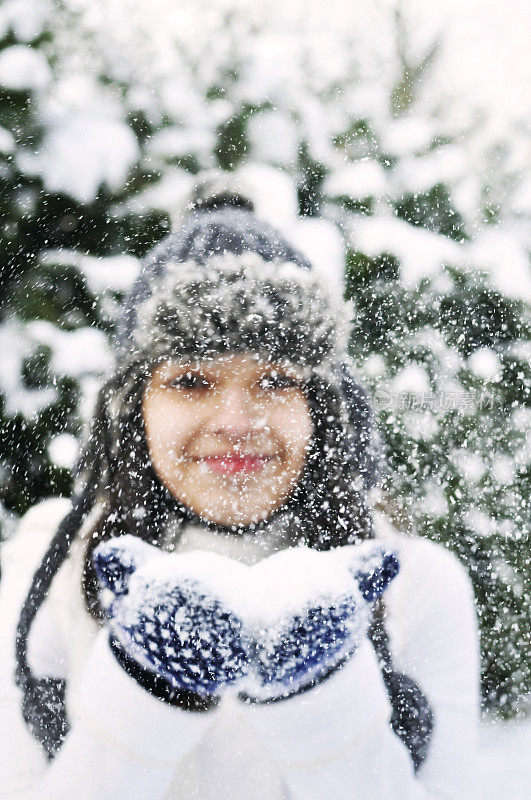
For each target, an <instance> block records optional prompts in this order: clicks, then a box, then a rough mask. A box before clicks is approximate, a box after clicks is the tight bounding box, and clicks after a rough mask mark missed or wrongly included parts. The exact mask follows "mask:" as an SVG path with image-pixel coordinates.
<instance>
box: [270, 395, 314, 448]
mask: <svg viewBox="0 0 531 800" xmlns="http://www.w3.org/2000/svg"><path fill="white" fill-rule="evenodd" d="M271 424H272V426H273V427H274V428H275V430H276V432H277V435H278V436H279V437H280V438H282V440H283V441H284V442H285V443H286V446H287V448H288V450H289V452H290V453H291V454H292V455H293V456H298V457H300V456H301V455H302V454H303V453H305V451H306V448H307V447H308V445H309V442H310V439H311V436H312V433H313V424H312V420H311V417H310V413H309V410H308V406H307V404H306V401H305V400H303V399H302V398H301V399H299V400H297V402H294V403H286V404H283V405H279V407H278V408H276V409H275V413H274V414H273V415H272V418H271Z"/></svg>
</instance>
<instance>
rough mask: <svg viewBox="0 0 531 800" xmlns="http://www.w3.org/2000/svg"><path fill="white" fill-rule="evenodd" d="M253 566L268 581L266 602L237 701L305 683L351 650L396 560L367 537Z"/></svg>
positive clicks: (280, 694) (285, 692)
mask: <svg viewBox="0 0 531 800" xmlns="http://www.w3.org/2000/svg"><path fill="white" fill-rule="evenodd" d="M254 569H255V570H256V571H257V574H256V580H257V583H258V576H259V575H260V580H261V583H262V584H263V585H264V584H265V585H269V601H268V607H266V608H264V609H262V613H261V614H260V613H258V611H257V614H256V617H255V623H254V628H253V635H252V636H253V650H252V655H251V663H250V669H249V673H248V675H247V677H246V678H245V679H244V680H243V681H242V682H241V684H240V686H241V689H242V692H241V697H242V699H246V700H250V701H255V702H260V701H262V702H263V701H271V700H276V699H281V698H285V697H289V696H290V695H292V694H298V693H299V692H301V691H304V690H305V689H307V688H310V687H311V686H313V685H314V684H315V683H316V682H318V681H320V680H322V679H323V678H324V677H327V676H328V675H330V674H331V673H332V672H333V671H334V670H335V669H336V668H338V667H339V666H340V665H341V664H342V663H343V662H344V661H346V660H347V659H348V658H350V657H351V656H352V655H353V653H354V652H355V650H356V648H357V646H358V645H359V643H360V641H361V639H362V637H364V636H365V634H366V631H367V628H368V625H369V621H370V619H371V616H372V602H373V601H374V600H375V599H376V598H377V597H379V596H380V595H381V594H382V592H383V591H384V590H385V588H386V587H387V586H388V584H389V583H390V581H391V580H392V579H393V578H394V576H395V575H396V574H397V572H398V559H397V556H396V555H395V553H392V552H389V551H386V550H385V549H384V548H383V547H382V546H381V545H378V544H375V543H374V542H366V543H363V544H360V545H356V546H351V547H343V548H340V549H338V550H335V551H330V552H326V553H322V552H318V551H315V550H311V549H309V548H305V547H296V548H292V549H289V550H285V551H282V552H281V553H277V554H275V555H273V556H270V557H269V558H268V559H265V560H264V561H262V562H260V564H258V565H257V566H256V567H254ZM275 588H276V593H275ZM275 597H276V602H273V598H275Z"/></svg>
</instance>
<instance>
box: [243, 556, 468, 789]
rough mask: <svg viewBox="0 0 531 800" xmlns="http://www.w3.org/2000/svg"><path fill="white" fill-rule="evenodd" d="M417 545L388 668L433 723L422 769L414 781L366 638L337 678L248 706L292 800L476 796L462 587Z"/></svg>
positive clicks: (464, 583) (454, 572)
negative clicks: (400, 640) (413, 688)
mask: <svg viewBox="0 0 531 800" xmlns="http://www.w3.org/2000/svg"><path fill="white" fill-rule="evenodd" d="M426 544H427V545H428V547H424V546H421V547H420V548H419V549H420V555H418V556H417V557H416V558H415V559H414V561H415V564H414V568H415V574H416V575H418V576H419V577H418V582H417V585H415V583H414V581H413V583H412V584H411V585H412V586H414V589H415V593H414V597H410V602H409V603H407V604H403V605H402V607H399V608H398V609H397V613H400V614H402V615H404V616H405V618H406V619H407V623H406V626H405V630H404V634H403V636H404V646H403V647H402V648H401V650H402V652H401V653H400V658H398V653H397V654H396V657H395V667H396V668H398V669H400V670H401V671H404V672H405V673H406V674H409V676H410V677H412V678H413V679H414V680H416V681H417V683H418V684H419V685H420V687H421V688H422V690H423V691H424V692H425V693H426V694H427V696H428V699H429V700H430V704H431V707H432V711H433V714H434V731H433V735H432V739H431V742H430V748H429V752H428V756H427V758H426V760H425V762H424V764H423V765H422V767H421V768H420V770H419V771H418V772H417V773H416V774H415V772H414V770H413V767H412V763H411V759H410V756H409V753H408V752H407V750H406V748H405V746H404V744H403V743H402V741H401V740H400V739H399V738H398V737H397V736H396V735H395V733H394V732H393V730H392V729H391V727H390V724H389V720H390V717H391V713H392V709H391V705H390V702H389V700H388V697H387V693H386V690H385V687H384V683H383V679H382V675H381V671H380V668H379V665H378V662H377V659H376V655H375V653H374V650H373V648H372V646H371V644H370V642H369V641H368V639H367V640H365V641H364V642H363V643H362V645H361V647H360V648H359V649H358V651H357V652H356V653H355V655H354V656H353V657H352V659H351V660H350V661H349V662H348V663H347V664H346V665H345V666H344V667H343V668H342V669H341V670H339V671H338V672H337V673H335V674H334V675H332V676H331V677H330V678H329V679H328V680H325V681H324V682H322V683H321V684H319V685H318V686H316V687H314V688H313V689H311V690H310V691H307V692H305V693H304V694H300V695H296V696H294V697H292V698H290V699H288V700H284V701H281V702H277V703H272V704H270V705H261V706H250V707H249V710H248V718H249V721H250V723H251V725H252V726H253V727H254V729H255V731H256V733H257V735H258V736H259V737H260V738H261V740H262V742H263V744H264V746H265V747H266V748H267V749H268V750H269V751H270V753H271V755H272V757H273V758H274V759H275V761H276V762H277V764H278V766H279V769H280V770H281V772H282V774H283V776H284V780H285V783H286V786H287V788H288V790H289V797H290V798H292V800H321V799H322V798H323V797H327V796H334V797H335V798H336V800H357V798H367V797H378V800H435V798H439V800H442V798H444V799H445V800H462V799H463V798H465V797H466V798H467V800H471V798H474V797H476V789H475V784H476V780H475V777H476V776H475V761H476V747H477V744H476V736H477V721H478V709H479V699H478V685H477V684H478V673H479V670H478V653H477V625H476V617H475V610H474V604H473V598H472V592H471V586H470V582H469V580H468V577H467V576H466V574H465V573H464V570H463V569H462V567H461V566H460V565H459V564H458V562H457V561H456V559H454V558H453V557H452V556H450V555H449V554H448V553H446V552H445V551H444V550H442V548H438V547H437V546H434V545H432V544H431V543H426ZM411 566H413V565H411ZM397 580H398V579H397ZM391 645H393V641H392V640H391Z"/></svg>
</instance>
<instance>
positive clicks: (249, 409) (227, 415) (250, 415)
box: [212, 388, 261, 439]
mask: <svg viewBox="0 0 531 800" xmlns="http://www.w3.org/2000/svg"><path fill="white" fill-rule="evenodd" d="M212 422H213V429H214V432H215V433H217V434H223V435H225V436H228V437H230V438H236V439H238V438H243V437H245V436H248V435H249V434H250V433H251V432H252V431H254V430H256V428H257V427H261V426H260V422H259V420H258V419H257V415H256V410H255V408H254V404H253V402H252V399H251V398H250V397H249V394H248V392H246V391H245V390H243V389H240V388H231V389H227V390H226V391H225V392H223V394H222V396H221V397H220V399H219V402H218V403H217V404H216V408H215V411H214V415H213V420H212Z"/></svg>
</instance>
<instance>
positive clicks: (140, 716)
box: [0, 501, 215, 800]
mask: <svg viewBox="0 0 531 800" xmlns="http://www.w3.org/2000/svg"><path fill="white" fill-rule="evenodd" d="M52 502H53V503H57V502H59V501H46V503H48V506H47V507H44V506H45V504H41V507H40V514H39V513H32V514H31V516H29V514H30V512H28V515H27V517H29V518H28V519H27V518H24V519H23V520H22V522H21V524H20V526H19V531H18V532H17V534H16V535H15V537H14V539H13V540H12V541H10V542H9V543H8V545H6V546H5V547H4V548H3V550H2V582H1V585H0V626H1V632H0V633H1V642H2V653H3V654H5V656H3V657H2V660H1V670H2V674H1V686H0V703H1V707H0V713H1V717H2V735H1V742H0V774H1V783H0V798H1V800H8V799H9V800H52V798H53V800H71V798H72V797H76V798H77V800H94V798H95V797H97V798H99V800H115V798H116V797H121V796H123V795H124V794H126V795H127V797H128V798H130V800H145V798H146V797H150V798H151V800H161V798H163V797H164V796H165V794H166V792H167V788H168V785H169V783H170V781H171V779H172V775H173V773H174V771H175V769H176V768H177V767H178V765H179V762H180V760H181V759H182V758H183V757H184V756H185V755H186V753H187V752H188V751H189V750H190V749H192V748H193V747H194V745H195V744H196V742H197V741H198V740H199V738H200V737H201V736H202V734H203V732H204V731H205V730H206V728H207V727H208V726H209V724H210V723H211V721H212V717H213V716H214V715H215V711H206V712H200V713H194V712H189V711H185V710H181V709H179V708H175V707H173V706H169V705H166V704H165V703H164V702H162V701H161V700H158V699H156V698H154V697H152V696H151V695H150V694H149V693H148V692H147V691H145V690H144V689H143V688H141V687H140V686H139V685H138V684H137V683H136V682H135V681H134V680H133V679H132V678H130V677H129V676H128V675H127V673H126V672H125V671H124V670H123V669H122V667H120V665H119V664H118V663H117V661H116V660H115V658H114V656H113V655H112V652H111V651H110V648H109V646H108V643H107V632H106V630H102V631H101V632H100V633H99V634H98V636H97V639H96V642H95V644H94V646H93V648H92V651H91V653H90V655H89V658H88V660H87V663H86V665H85V668H84V670H83V671H82V672H81V674H80V675H79V676H78V678H77V680H76V682H75V685H74V686H73V687H72V690H71V692H70V705H71V712H72V713H71V716H72V718H71V730H70V733H69V734H68V736H67V738H66V740H65V743H64V745H63V747H62V749H61V751H60V752H59V754H58V755H57V756H56V757H55V759H54V760H53V762H51V764H48V762H47V761H46V759H45V758H44V756H43V755H42V753H41V750H40V747H39V746H38V744H37V743H36V742H35V741H34V739H33V738H32V736H31V735H30V733H29V732H28V731H27V729H26V727H25V724H24V722H23V719H22V714H21V697H20V692H19V690H18V689H17V688H16V687H15V686H14V681H13V674H14V666H15V662H14V654H13V650H14V641H15V628H16V624H17V620H18V615H19V613H20V608H21V605H22V603H23V601H24V598H25V596H26V593H27V590H28V587H29V584H30V581H31V577H32V575H33V572H34V570H35V568H36V566H37V564H38V563H39V561H40V558H42V555H43V553H44V551H45V549H46V546H47V544H48V542H49V539H50V538H51V536H52V535H53V533H54V531H55V527H56V524H57V523H58V521H59V520H60V519H61V517H62V516H63V515H64V513H66V512H67V511H68V507H64V503H63V507H62V508H61V509H58V508H57V507H56V508H54V509H51V508H50V505H49V504H50V503H52ZM60 502H63V501H60ZM38 508H39V507H35V508H34V509H32V512H36V511H37V509H38ZM54 511H55V512H56V513H55V516H54V514H53V512H54ZM58 512H60V513H58ZM52 516H54V520H53V524H52V519H51V517H52ZM66 601H67V600H66V599H65V602H66ZM42 610H43V613H44V612H45V611H46V612H47V613H48V619H44V618H43V619H42V620H39V621H40V622H42V625H40V626H39V627H40V633H39V636H38V637H37V640H38V645H39V646H38V650H39V652H40V653H41V655H42V656H43V658H44V661H43V662H42V663H43V665H45V674H47V673H46V669H48V668H49V669H50V670H51V671H52V672H54V673H55V674H56V675H57V671H58V667H59V665H60V662H61V658H60V652H61V646H60V643H59V642H58V641H56V640H55V639H54V637H53V636H49V637H47V638H48V642H47V646H46V643H45V642H44V639H43V636H42V635H41V633H42V631H43V630H44V631H48V632H50V631H52V630H53V625H50V616H49V615H50V611H51V609H49V608H47V609H46V608H44V607H43V609H42ZM45 616H46V614H45ZM52 617H53V615H52ZM34 656H35V654H34ZM34 660H35V659H34V657H33V658H32V661H33V662H34ZM39 660H40V659H39ZM41 676H42V674H41V673H39V677H41Z"/></svg>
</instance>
